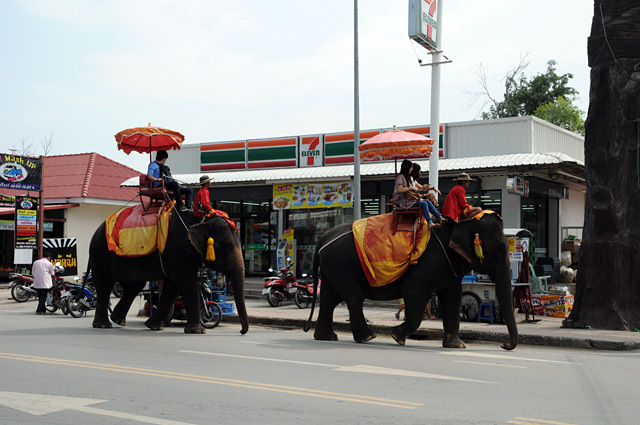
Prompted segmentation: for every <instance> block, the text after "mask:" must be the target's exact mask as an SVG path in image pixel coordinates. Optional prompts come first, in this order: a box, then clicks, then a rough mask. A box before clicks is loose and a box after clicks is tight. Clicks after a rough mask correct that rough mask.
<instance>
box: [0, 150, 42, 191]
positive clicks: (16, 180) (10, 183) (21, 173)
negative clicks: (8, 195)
mask: <svg viewBox="0 0 640 425" xmlns="http://www.w3.org/2000/svg"><path fill="white" fill-rule="evenodd" d="M41 184H42V161H41V160H40V158H32V157H28V156H17V155H9V154H6V153H3V154H0V187H6V188H8V189H21V190H40V185H41Z"/></svg>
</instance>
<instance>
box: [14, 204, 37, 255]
mask: <svg viewBox="0 0 640 425" xmlns="http://www.w3.org/2000/svg"><path fill="white" fill-rule="evenodd" d="M15 229H16V244H15V248H16V249H36V248H38V230H37V229H38V198H32V197H30V196H16V224H15Z"/></svg>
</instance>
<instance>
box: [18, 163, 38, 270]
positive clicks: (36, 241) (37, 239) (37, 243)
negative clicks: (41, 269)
mask: <svg viewBox="0 0 640 425" xmlns="http://www.w3.org/2000/svg"><path fill="white" fill-rule="evenodd" d="M38 201H39V202H38V204H39V205H38V210H37V211H38V213H39V214H38V238H37V239H36V243H37V244H38V258H37V259H38V260H39V259H41V258H42V254H43V249H42V243H43V241H42V238H43V237H44V157H43V156H41V157H40V199H38ZM16 231H17V229H16ZM16 234H17V233H16Z"/></svg>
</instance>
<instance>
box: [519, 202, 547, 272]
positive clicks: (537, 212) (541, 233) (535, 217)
mask: <svg viewBox="0 0 640 425" xmlns="http://www.w3.org/2000/svg"><path fill="white" fill-rule="evenodd" d="M521 205H522V210H521V211H522V216H521V225H522V228H523V229H527V230H528V231H530V232H531V234H532V235H533V236H532V237H531V238H530V241H529V261H530V262H535V252H536V248H548V246H547V243H548V242H547V232H548V230H547V229H548V214H547V206H548V200H547V198H546V197H533V196H530V197H522V204H521Z"/></svg>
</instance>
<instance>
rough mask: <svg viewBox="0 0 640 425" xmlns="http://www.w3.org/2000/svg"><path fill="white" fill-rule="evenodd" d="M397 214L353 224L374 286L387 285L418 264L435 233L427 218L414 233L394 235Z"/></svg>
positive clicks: (397, 233) (363, 260)
mask: <svg viewBox="0 0 640 425" xmlns="http://www.w3.org/2000/svg"><path fill="white" fill-rule="evenodd" d="M392 226H393V214H382V215H376V216H373V217H368V218H363V219H361V220H357V221H355V222H354V223H353V226H352V229H353V239H354V240H355V242H356V249H357V251H358V257H359V258H360V264H361V265H362V270H364V274H365V275H366V276H367V280H368V281H369V284H370V285H371V286H374V287H376V286H384V285H386V284H388V283H391V282H393V281H394V280H396V279H398V278H399V277H400V276H402V274H403V273H404V272H406V271H407V269H408V268H409V265H412V264H416V263H417V262H418V258H420V256H421V255H422V253H423V252H424V250H425V249H426V248H427V243H429V237H430V236H431V231H430V230H429V229H428V227H427V226H426V225H425V220H424V218H423V219H422V222H421V223H420V224H419V225H418V226H417V228H416V229H415V245H414V231H402V232H396V234H395V235H393V234H392V232H393V228H392Z"/></svg>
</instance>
